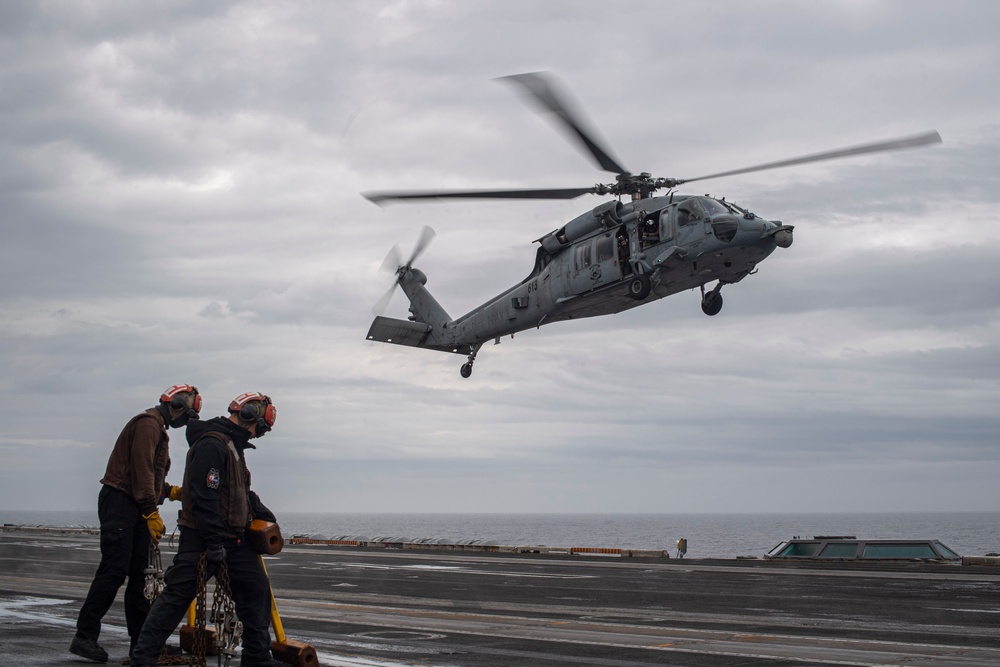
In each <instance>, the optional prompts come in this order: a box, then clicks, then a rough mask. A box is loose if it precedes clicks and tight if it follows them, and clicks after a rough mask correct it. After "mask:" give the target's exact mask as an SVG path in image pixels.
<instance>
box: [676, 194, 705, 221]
mask: <svg viewBox="0 0 1000 667" xmlns="http://www.w3.org/2000/svg"><path fill="white" fill-rule="evenodd" d="M701 218H702V208H701V205H700V204H699V203H698V200H697V199H688V200H687V201H684V202H682V203H681V204H680V206H678V207H677V224H678V225H680V226H684V225H690V224H691V223H693V222H695V221H697V220H701Z"/></svg>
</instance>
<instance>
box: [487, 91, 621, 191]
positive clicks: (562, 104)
mask: <svg viewBox="0 0 1000 667" xmlns="http://www.w3.org/2000/svg"><path fill="white" fill-rule="evenodd" d="M499 80H501V81H503V80H507V81H513V82H515V83H519V84H521V85H522V86H524V89H525V90H527V91H528V93H530V94H531V96H532V97H534V98H535V99H536V100H537V101H538V102H539V104H541V105H542V106H543V107H545V108H546V109H547V110H548V111H551V112H552V113H554V114H555V115H556V116H557V117H558V118H559V120H560V121H562V124H563V125H564V126H565V127H566V129H568V130H569V131H570V133H571V134H573V135H574V136H575V137H576V138H577V139H578V140H579V141H580V143H582V144H583V145H584V147H585V148H586V149H587V151H588V152H589V153H590V154H591V155H593V156H594V159H595V160H597V164H598V166H600V168H601V169H603V170H604V171H610V172H611V173H613V174H627V173H629V171H628V169H626V168H625V167H623V166H621V163H620V162H618V160H616V159H615V158H614V157H612V156H611V153H610V151H608V150H607V149H606V148H604V147H603V146H601V144H600V142H598V141H597V140H596V139H595V138H594V132H593V131H588V130H586V129H585V128H584V125H583V123H582V122H581V121H580V114H579V113H574V112H572V111H571V110H570V107H569V105H568V104H567V99H568V98H567V97H566V96H565V95H559V94H557V93H556V91H555V89H554V88H553V85H552V82H551V80H550V79H549V77H548V76H546V75H545V74H543V73H541V72H531V73H528V74H514V75H512V76H502V77H500V79H499Z"/></svg>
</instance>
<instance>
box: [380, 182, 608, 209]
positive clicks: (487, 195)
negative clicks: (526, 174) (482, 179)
mask: <svg viewBox="0 0 1000 667" xmlns="http://www.w3.org/2000/svg"><path fill="white" fill-rule="evenodd" d="M596 193H597V188H596V187H595V186H591V187H589V188H549V189H545V190H442V191H439V192H433V191H424V190H419V191H417V190H400V191H397V192H392V191H388V192H363V193H361V196H363V197H364V198H365V199H367V200H368V201H370V202H372V203H373V204H378V205H379V206H382V205H384V204H391V203H393V202H398V201H410V200H420V199H432V200H433V199H575V198H576V197H579V196H580V195H586V194H596Z"/></svg>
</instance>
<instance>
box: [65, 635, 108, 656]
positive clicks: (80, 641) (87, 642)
mask: <svg viewBox="0 0 1000 667" xmlns="http://www.w3.org/2000/svg"><path fill="white" fill-rule="evenodd" d="M69 652H70V653H72V654H74V655H78V656H80V657H81V658H86V659H87V660H93V661H94V662H107V661H108V652H107V651H105V650H104V649H103V648H101V647H100V646H98V645H97V641H96V640H94V639H84V638H83V637H81V636H80V635H77V636H75V637H73V643H71V644H70V645H69Z"/></svg>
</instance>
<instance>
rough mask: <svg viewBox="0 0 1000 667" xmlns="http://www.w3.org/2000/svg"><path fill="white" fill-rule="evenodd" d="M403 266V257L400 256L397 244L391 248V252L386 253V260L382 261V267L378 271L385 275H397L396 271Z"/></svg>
mask: <svg viewBox="0 0 1000 667" xmlns="http://www.w3.org/2000/svg"><path fill="white" fill-rule="evenodd" d="M402 265H403V256H402V255H400V254H399V244H398V243H397V244H396V245H394V246H392V247H391V248H389V252H388V253H386V256H385V259H383V260H382V266H380V267H378V270H379V271H383V272H385V273H389V272H393V273H395V271H396V270H397V269H399V267H400V266H402Z"/></svg>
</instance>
